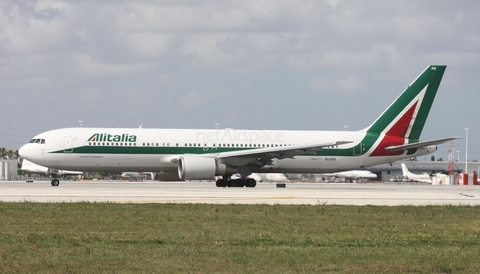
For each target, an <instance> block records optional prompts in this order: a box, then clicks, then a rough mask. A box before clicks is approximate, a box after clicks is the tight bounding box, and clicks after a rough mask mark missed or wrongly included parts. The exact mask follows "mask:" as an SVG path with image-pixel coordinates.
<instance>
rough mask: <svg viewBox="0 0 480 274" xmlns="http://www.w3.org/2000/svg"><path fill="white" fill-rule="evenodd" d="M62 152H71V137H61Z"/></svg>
mask: <svg viewBox="0 0 480 274" xmlns="http://www.w3.org/2000/svg"><path fill="white" fill-rule="evenodd" d="M63 152H73V137H72V136H65V137H63Z"/></svg>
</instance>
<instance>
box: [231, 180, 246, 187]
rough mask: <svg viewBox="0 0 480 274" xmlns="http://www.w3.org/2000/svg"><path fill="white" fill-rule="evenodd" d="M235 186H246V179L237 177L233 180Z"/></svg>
mask: <svg viewBox="0 0 480 274" xmlns="http://www.w3.org/2000/svg"><path fill="white" fill-rule="evenodd" d="M233 184H234V185H233V186H234V187H244V186H245V181H244V180H243V179H237V180H235V181H233Z"/></svg>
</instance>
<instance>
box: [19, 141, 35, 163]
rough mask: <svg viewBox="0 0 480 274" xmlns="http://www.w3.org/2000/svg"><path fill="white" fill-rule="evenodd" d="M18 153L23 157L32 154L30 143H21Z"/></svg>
mask: <svg viewBox="0 0 480 274" xmlns="http://www.w3.org/2000/svg"><path fill="white" fill-rule="evenodd" d="M18 154H19V155H20V157H22V158H24V159H27V160H28V159H29V158H31V156H32V148H31V145H30V144H26V145H23V146H22V147H21V148H20V149H19V150H18Z"/></svg>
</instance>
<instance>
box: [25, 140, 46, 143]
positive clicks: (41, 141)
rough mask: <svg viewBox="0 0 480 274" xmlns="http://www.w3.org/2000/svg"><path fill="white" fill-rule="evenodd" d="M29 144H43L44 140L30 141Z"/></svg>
mask: <svg viewBox="0 0 480 274" xmlns="http://www.w3.org/2000/svg"><path fill="white" fill-rule="evenodd" d="M29 143H30V144H45V139H32V140H30V142H29Z"/></svg>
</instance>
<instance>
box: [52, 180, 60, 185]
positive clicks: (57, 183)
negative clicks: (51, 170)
mask: <svg viewBox="0 0 480 274" xmlns="http://www.w3.org/2000/svg"><path fill="white" fill-rule="evenodd" d="M51 183H52V186H58V185H59V184H60V181H58V179H52V182H51Z"/></svg>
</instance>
